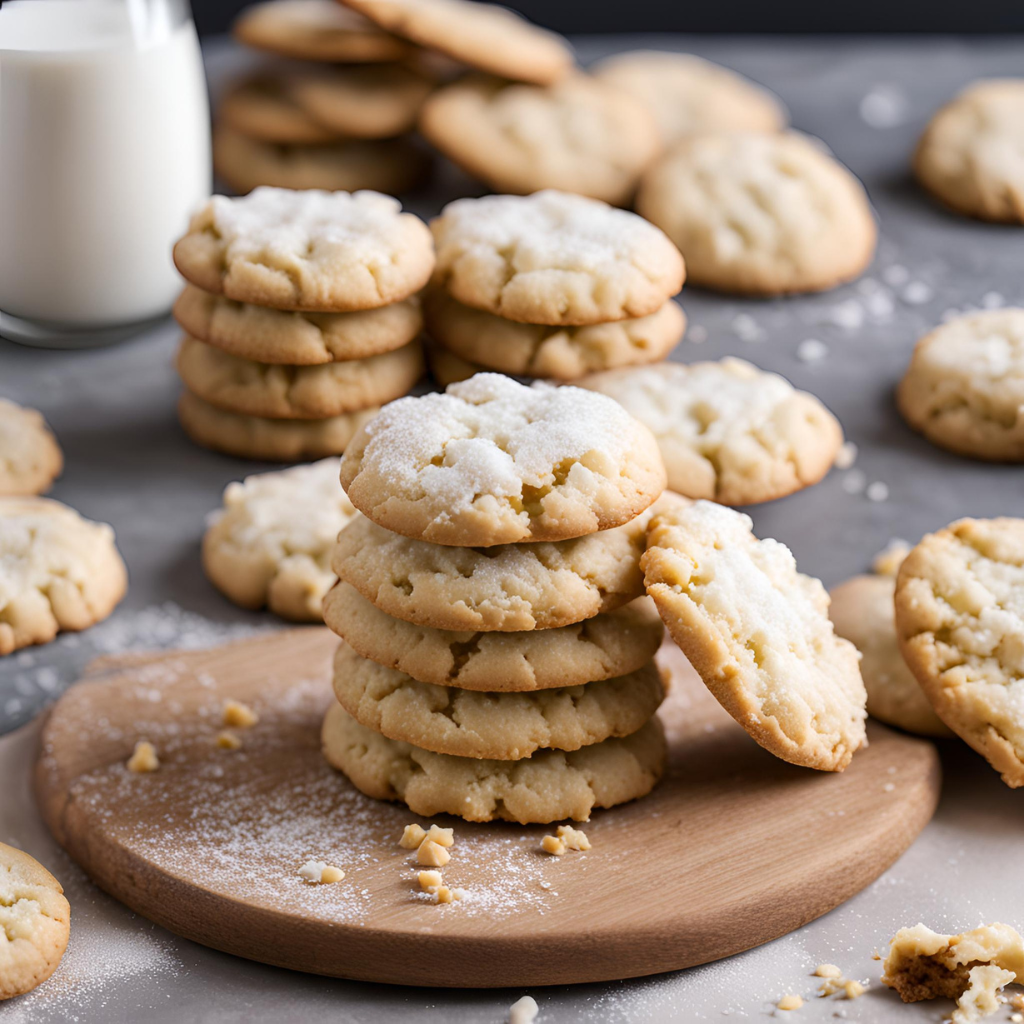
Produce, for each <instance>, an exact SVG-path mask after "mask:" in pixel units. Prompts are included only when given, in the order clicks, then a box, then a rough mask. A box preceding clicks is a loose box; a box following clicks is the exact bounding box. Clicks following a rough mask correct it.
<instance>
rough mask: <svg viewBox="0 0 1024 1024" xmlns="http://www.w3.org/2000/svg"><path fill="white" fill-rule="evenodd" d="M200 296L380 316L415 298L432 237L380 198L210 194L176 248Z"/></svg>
mask: <svg viewBox="0 0 1024 1024" xmlns="http://www.w3.org/2000/svg"><path fill="white" fill-rule="evenodd" d="M174 262H175V265H176V266H177V268H178V270H179V271H180V272H181V274H182V276H183V277H185V279H186V280H188V281H191V282H192V284H194V285H197V286H198V287H200V288H202V289H203V290H204V291H208V292H215V293H217V294H223V295H226V296H227V297H228V298H229V299H236V300H237V301H239V302H252V303H255V304H256V305H259V306H274V307H276V308H278V309H297V310H312V311H321V312H345V311H348V310H355V309H376V308H377V307H378V306H386V305H387V304H388V303H390V302H399V301H401V300H402V299H404V298H407V297H408V296H409V295H412V294H413V293H414V292H417V291H419V290H420V288H422V287H423V285H424V284H426V282H427V280H428V279H429V277H430V273H431V271H432V270H433V267H434V253H433V248H432V245H431V238H430V232H429V230H428V229H427V227H426V225H425V224H424V223H423V221H421V220H420V219H419V218H418V217H415V216H414V215H413V214H411V213H402V208H401V204H400V203H399V202H398V200H397V199H393V198H392V197H391V196H385V195H381V194H380V193H379V192H367V191H363V192H324V191H320V190H317V189H310V190H308V191H302V192H292V191H290V190H289V189H285V188H257V189H255V190H254V191H253V192H251V193H250V194H249V195H247V196H243V197H241V198H238V199H229V198H228V197H227V196H214V197H213V198H212V199H210V200H209V201H208V202H207V203H206V205H205V206H203V208H202V209H201V210H200V211H199V212H198V213H196V214H195V215H194V216H193V217H192V220H191V223H190V224H189V230H188V232H187V234H185V236H184V237H183V238H181V239H180V240H179V241H178V243H177V244H176V245H175V247H174Z"/></svg>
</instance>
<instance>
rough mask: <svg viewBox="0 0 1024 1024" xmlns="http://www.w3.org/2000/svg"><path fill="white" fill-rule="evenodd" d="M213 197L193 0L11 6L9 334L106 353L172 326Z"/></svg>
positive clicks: (0, 117)
mask: <svg viewBox="0 0 1024 1024" xmlns="http://www.w3.org/2000/svg"><path fill="white" fill-rule="evenodd" d="M211 187H212V170H211V160H210V107H209V98H208V96H207V91H206V78H205V75H204V72H203V62H202V55H201V53H200V50H199V40H198V38H197V36H196V30H195V25H194V24H193V22H192V15H191V11H190V9H189V6H188V3H187V0H6V2H4V3H3V5H2V6H0V335H3V336H4V337H6V338H9V339H11V340H13V341H20V342H23V343H26V344H32V345H42V346H52V347H80V346H88V345H97V344H103V343H105V342H109V341H113V340H117V339H118V338H121V337H124V336H126V335H127V334H130V333H133V332H134V331H135V330H138V329H139V327H140V326H142V325H144V324H146V323H148V322H150V321H151V320H153V319H154V318H157V317H161V316H164V315H166V313H167V311H168V310H169V309H170V306H171V303H172V302H173V300H174V296H175V294H176V292H177V290H178V289H179V287H180V281H179V279H178V277H177V275H176V274H175V272H174V267H173V264H172V261H171V248H172V245H173V243H174V240H175V239H176V238H177V237H178V236H180V235H181V234H182V233H183V231H184V230H185V227H186V225H187V223H188V217H189V215H190V213H191V212H192V211H193V210H194V209H195V208H196V207H197V206H198V205H199V204H200V203H201V202H202V201H203V199H205V198H206V197H207V196H208V195H209V194H210V190H211Z"/></svg>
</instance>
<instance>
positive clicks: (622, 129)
mask: <svg viewBox="0 0 1024 1024" xmlns="http://www.w3.org/2000/svg"><path fill="white" fill-rule="evenodd" d="M419 126H420V131H421V132H422V133H423V135H424V136H425V137H426V138H427V139H428V140H429V141H430V142H432V143H433V144H434V145H435V146H436V147H437V148H438V149H439V150H440V151H441V152H442V153H444V155H445V156H447V157H448V158H449V159H450V160H451V161H452V162H453V163H456V164H458V166H459V167H461V168H462V169H463V170H464V171H466V173H467V174H470V175H472V176H473V177H474V178H479V179H480V180H481V181H483V182H485V183H486V184H487V185H488V186H490V188H491V189H493V190H494V191H495V192H512V193H515V194H517V195H528V194H529V193H531V192H537V191H538V190H540V189H562V190H564V191H566V192H576V193H579V194H580V195H584V196H590V197H592V198H593V199H602V200H604V201H605V202H607V203H614V204H617V205H624V204H626V203H628V202H629V200H630V198H631V197H632V195H633V191H634V189H635V188H636V183H637V180H638V178H639V177H640V174H641V173H642V172H643V171H644V170H645V168H646V167H647V166H648V165H649V164H650V163H651V161H652V160H653V159H654V157H655V156H656V155H657V154H658V151H659V150H660V148H661V143H660V140H659V138H658V126H657V124H656V123H655V121H654V116H653V115H652V114H651V112H650V111H649V110H648V109H647V108H646V107H645V106H644V105H643V104H642V103H640V102H639V101H638V100H635V99H633V97H632V96H630V95H629V94H628V93H624V92H621V91H620V90H618V89H615V88H612V87H611V86H608V85H605V84H604V83H603V82H600V81H598V80H597V79H595V78H589V77H588V76H586V75H582V74H579V75H570V76H569V77H568V78H565V79H563V80H562V81H560V82H557V83H556V84H554V85H527V84H524V83H521V82H508V81H505V80H503V79H499V78H490V77H488V76H486V75H472V76H470V77H468V78H462V79H459V80H458V81H456V82H454V83H452V84H451V85H448V86H445V87H444V88H442V89H439V90H438V91H437V92H435V93H434V94H433V95H432V96H431V97H430V98H429V99H428V100H427V102H426V103H425V104H424V105H423V111H422V113H421V114H420V122H419Z"/></svg>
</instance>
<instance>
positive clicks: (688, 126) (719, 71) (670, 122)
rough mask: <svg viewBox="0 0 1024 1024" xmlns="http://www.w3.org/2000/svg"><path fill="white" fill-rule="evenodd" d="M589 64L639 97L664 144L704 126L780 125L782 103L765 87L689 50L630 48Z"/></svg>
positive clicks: (766, 128)
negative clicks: (671, 51)
mask: <svg viewBox="0 0 1024 1024" xmlns="http://www.w3.org/2000/svg"><path fill="white" fill-rule="evenodd" d="M590 70H591V72H592V73H593V74H595V75H596V76H597V77H598V78H600V79H602V80H603V81H606V82H608V83H609V85H614V86H616V87H617V88H619V89H622V90H624V91H625V92H628V93H629V94H630V95H632V96H634V97H636V99H638V100H641V101H642V102H643V103H645V104H646V105H647V106H648V107H649V108H650V109H651V111H652V112H653V113H654V116H655V118H656V119H657V122H658V128H659V129H660V131H661V137H662V141H663V142H664V143H665V145H672V144H673V143H675V142H678V141H679V140H680V139H684V138H687V137H688V136H690V135H699V134H702V133H705V132H708V133H713V132H745V131H750V132H777V131H780V130H781V129H782V128H784V127H785V126H786V120H787V117H786V111H785V109H784V108H783V106H782V104H781V103H780V102H779V100H778V98H777V97H776V96H774V95H773V94H772V93H770V92H769V91H768V90H767V89H764V88H762V87H761V86H759V85H755V84H754V83H753V82H751V81H750V80H749V79H747V78H744V77H743V76H742V75H738V74H737V73H736V72H735V71H730V70H729V69H728V68H724V67H722V66H721V65H720V64H714V63H712V62H711V61H709V60H704V59H703V58H702V57H695V56H694V55H693V54H692V53H669V52H665V51H661V50H631V51H629V52H628V53H617V54H615V55H614V56H612V57H607V58H605V59H604V60H602V61H598V62H597V64H595V65H594V66H593V67H591V69H590Z"/></svg>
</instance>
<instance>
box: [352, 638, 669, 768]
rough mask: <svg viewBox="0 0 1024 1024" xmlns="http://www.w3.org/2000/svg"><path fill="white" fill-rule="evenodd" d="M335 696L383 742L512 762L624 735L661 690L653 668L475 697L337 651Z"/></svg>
mask: <svg viewBox="0 0 1024 1024" xmlns="http://www.w3.org/2000/svg"><path fill="white" fill-rule="evenodd" d="M334 695H335V696H336V697H337V698H338V703H339V704H341V706H342V707H343V708H344V709H345V710H346V711H347V712H348V713H349V714H350V715H351V716H352V717H353V718H354V719H355V720H356V721H357V722H359V723H360V724H361V725H363V726H365V727H366V728H367V729H372V730H373V731H374V732H378V733H380V734H381V735H382V736H386V737H387V738H388V739H392V740H401V741H402V742H404V743H411V744H412V745H413V746H416V747H420V748H422V749H423V750H432V751H433V752H434V753H437V754H452V755H455V756H456V757H486V758H493V759H494V760H496V761H517V760H520V759H521V758H524V757H529V756H530V755H531V754H533V753H534V751H536V750H543V749H549V748H554V749H555V750H579V749H580V748H581V747H587V746H590V745H592V744H594V743H600V742H602V741H603V740H606V739H608V738H609V737H611V736H629V735H630V734H632V733H634V732H636V731H637V729H639V728H640V727H641V726H643V724H644V723H645V722H646V721H647V720H648V719H649V718H650V717H651V715H653V714H654V713H655V711H657V710H658V705H659V704H661V702H662V700H663V699H664V696H665V686H664V684H663V683H662V680H661V676H660V675H659V673H658V669H657V668H656V667H655V665H654V662H650V661H649V662H648V663H647V664H646V665H644V666H643V667H642V668H639V669H637V670H636V671H635V672H632V673H630V674H629V675H625V676H618V677H616V678H613V679H601V680H598V681H597V682H590V683H586V684H584V685H580V686H570V687H562V688H559V689H552V690H538V691H536V692H534V693H474V692H473V691H471V690H460V689H455V688H453V687H448V686H434V685H433V684H431V683H421V682H419V681H418V680H416V679H413V678H412V676H409V675H406V674H405V673H404V672H399V671H397V670H395V669H393V668H386V667H385V666H383V665H378V664H377V662H375V661H370V660H368V659H367V658H364V657H362V656H361V655H359V654H356V653H355V651H353V650H352V648H350V647H348V646H347V645H345V644H342V645H341V646H340V647H339V648H338V652H337V654H336V655H335V657H334Z"/></svg>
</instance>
